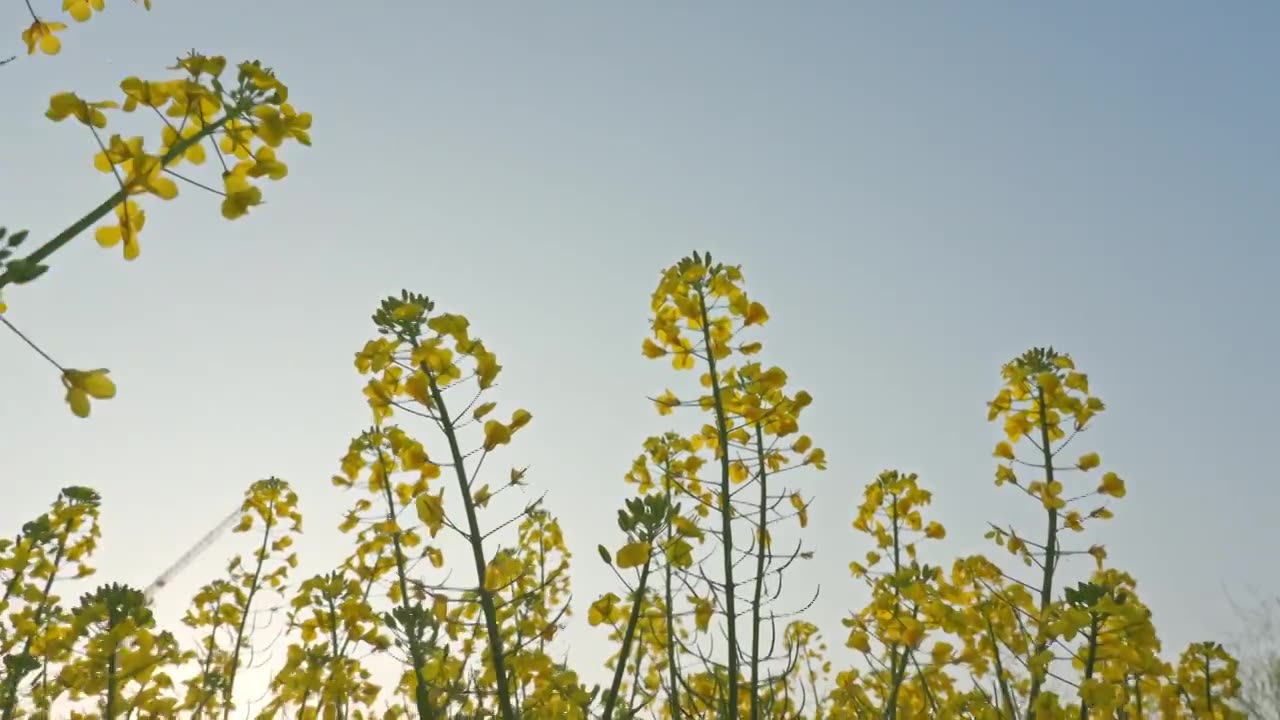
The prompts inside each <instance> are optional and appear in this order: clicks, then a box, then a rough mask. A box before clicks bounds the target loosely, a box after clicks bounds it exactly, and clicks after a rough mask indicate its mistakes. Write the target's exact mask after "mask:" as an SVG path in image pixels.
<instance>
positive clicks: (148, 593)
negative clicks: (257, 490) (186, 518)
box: [142, 505, 241, 604]
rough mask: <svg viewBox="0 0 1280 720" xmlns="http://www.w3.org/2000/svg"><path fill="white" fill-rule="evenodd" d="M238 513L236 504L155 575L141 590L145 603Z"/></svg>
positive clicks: (208, 544) (188, 563) (217, 535)
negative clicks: (179, 555) (145, 587)
mask: <svg viewBox="0 0 1280 720" xmlns="http://www.w3.org/2000/svg"><path fill="white" fill-rule="evenodd" d="M240 513H241V509H240V506H239V505H237V506H236V509H235V510H233V511H232V512H231V513H230V514H229V515H227V516H226V517H225V518H223V520H222V522H220V523H218V525H217V526H216V527H214V528H213V529H212V530H210V531H209V532H208V533H206V534H205V536H204V537H202V538H200V540H199V541H198V542H196V544H195V545H192V546H191V547H190V548H188V549H187V551H186V552H185V553H183V554H182V556H181V557H179V558H178V559H177V560H176V561H174V563H173V564H172V565H170V566H169V567H168V569H166V570H165V571H164V572H162V573H160V576H159V577H157V578H156V579H155V580H153V581H152V582H151V584H150V585H148V586H147V589H146V590H144V591H143V592H142V595H143V597H145V598H146V600H147V603H148V604H150V603H151V600H152V599H153V598H154V597H155V594H156V593H157V592H159V591H160V590H162V589H163V588H164V586H165V585H168V584H169V581H170V580H172V579H173V578H174V576H175V575H177V574H178V573H179V572H181V571H182V570H183V569H184V568H186V567H187V565H190V564H191V561H192V560H195V559H196V557H197V556H199V555H200V553H202V552H204V551H205V550H207V549H208V548H209V546H210V545H212V544H213V541H214V540H217V539H218V537H219V536H220V535H222V533H224V532H226V530H227V528H229V527H231V525H232V523H234V522H235V521H236V519H237V518H239V517H240Z"/></svg>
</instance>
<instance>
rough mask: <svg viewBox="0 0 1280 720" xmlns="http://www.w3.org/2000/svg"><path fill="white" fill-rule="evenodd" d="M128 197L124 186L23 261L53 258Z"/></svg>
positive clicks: (181, 145)
mask: <svg viewBox="0 0 1280 720" xmlns="http://www.w3.org/2000/svg"><path fill="white" fill-rule="evenodd" d="M230 120H231V116H230V115H227V114H224V115H223V116H222V117H220V118H218V119H217V120H215V121H213V122H212V123H209V124H208V125H205V126H204V127H203V128H201V129H200V132H198V133H196V134H195V135H192V136H190V137H186V138H182V139H181V140H179V141H178V142H177V143H176V144H175V145H174V146H173V147H171V148H169V152H167V153H165V154H164V155H163V156H162V157H161V158H160V166H161V167H164V166H166V165H168V164H169V163H171V162H173V160H174V159H175V158H177V157H179V156H181V155H182V154H183V153H185V152H186V151H187V149H188V148H190V147H191V146H192V145H195V144H196V143H198V142H200V141H201V140H203V139H204V138H206V137H208V136H210V135H212V134H213V133H215V132H217V130H218V129H219V128H221V127H222V126H223V125H225V124H227V123H228V122H229V121H230ZM127 198H128V193H126V192H125V189H124V188H120V189H119V190H116V191H115V192H114V193H112V194H111V196H110V197H108V198H107V199H106V200H104V201H102V203H101V204H99V205H98V206H97V207H95V208H94V209H92V210H90V211H89V212H88V214H86V215H85V216H84V217H82V218H80V219H79V220H77V221H75V222H74V223H72V224H71V225H70V227H68V228H67V229H66V230H63V231H62V232H60V233H58V234H57V235H55V236H54V237H53V239H51V240H49V241H48V242H46V243H45V244H43V245H41V246H40V247H38V248H36V249H35V250H33V251H32V252H31V254H30V255H27V256H26V257H25V258H23V260H25V261H26V262H28V263H38V262H40V261H41V260H44V259H45V258H47V257H49V256H50V255H52V254H53V253H55V252H57V251H58V250H59V249H61V248H62V246H63V245H66V244H67V243H69V242H71V240H72V239H74V238H75V237H76V236H77V235H79V234H80V233H82V232H84V231H85V230H88V229H89V228H90V227H93V224H94V223H96V222H98V221H99V220H101V219H102V218H103V217H105V216H106V215H107V214H108V213H110V212H111V211H112V210H113V209H115V207H116V206H117V205H119V204H120V203H121V202H123V201H124V200H125V199H127ZM13 281H14V278H13V274H12V272H5V273H3V274H0V288H3V287H4V286H5V285H8V284H10V283H12V282H13Z"/></svg>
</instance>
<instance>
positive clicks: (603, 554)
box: [596, 545, 613, 567]
mask: <svg viewBox="0 0 1280 720" xmlns="http://www.w3.org/2000/svg"><path fill="white" fill-rule="evenodd" d="M596 550H598V551H599V552H600V559H601V560H603V561H604V564H605V565H609V566H610V567H612V566H613V556H612V555H610V554H609V549H608V548H606V547H605V546H603V545H597V546H596Z"/></svg>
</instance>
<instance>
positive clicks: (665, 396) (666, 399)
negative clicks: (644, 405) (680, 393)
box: [653, 390, 680, 415]
mask: <svg viewBox="0 0 1280 720" xmlns="http://www.w3.org/2000/svg"><path fill="white" fill-rule="evenodd" d="M653 404H654V405H657V406H658V414H659V415H670V414H671V409H672V408H675V407H678V406H679V405H680V398H678V397H676V396H675V393H673V392H671V391H670V390H667V391H666V392H664V393H662V394H661V395H659V396H658V399H657V400H654V401H653Z"/></svg>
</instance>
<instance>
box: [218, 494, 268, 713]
mask: <svg viewBox="0 0 1280 720" xmlns="http://www.w3.org/2000/svg"><path fill="white" fill-rule="evenodd" d="M274 519H275V515H274V513H272V514H268V515H267V518H266V519H265V520H264V527H263V529H262V544H261V545H260V546H259V547H258V553H257V555H258V557H257V563H255V564H254V566H253V579H252V581H250V583H249V592H248V593H247V594H246V595H245V598H244V607H243V608H241V609H240V623H239V624H238V625H237V626H236V642H235V646H234V647H233V648H232V649H231V663H230V665H229V667H228V668H227V683H226V685H223V688H222V720H227V718H229V717H230V716H231V694H232V692H233V691H234V690H235V684H236V671H237V670H239V669H240V650H241V649H242V648H243V647H244V631H245V628H246V627H247V626H248V624H249V610H250V608H251V607H252V606H253V598H254V596H255V595H257V594H258V589H259V587H260V585H261V582H262V567H263V566H264V565H266V564H267V547H268V544H269V543H270V542H271V529H272V528H273V527H274V526H275V522H274Z"/></svg>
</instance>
